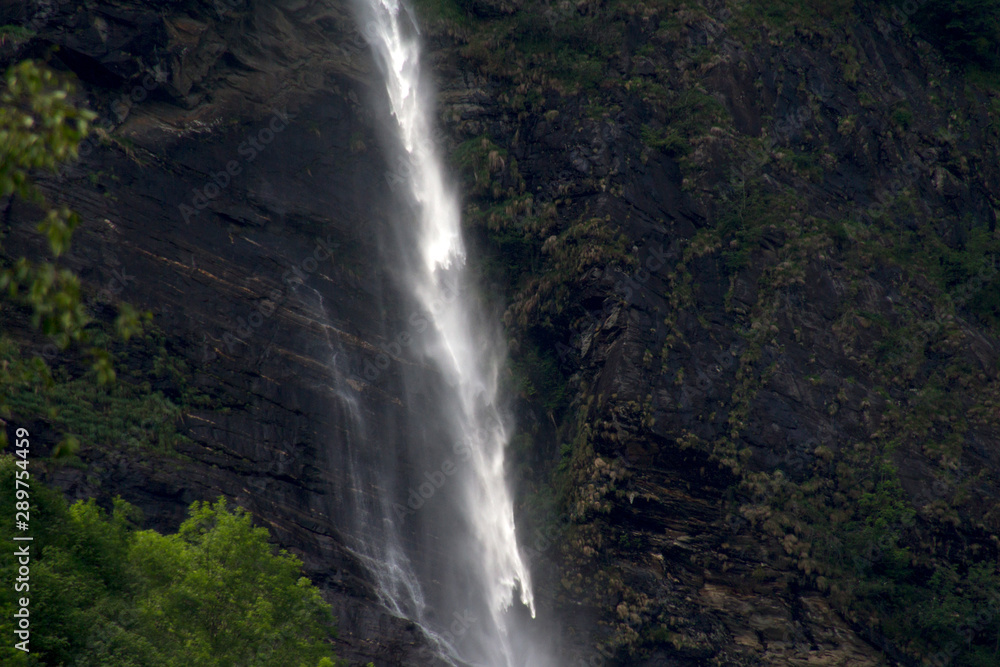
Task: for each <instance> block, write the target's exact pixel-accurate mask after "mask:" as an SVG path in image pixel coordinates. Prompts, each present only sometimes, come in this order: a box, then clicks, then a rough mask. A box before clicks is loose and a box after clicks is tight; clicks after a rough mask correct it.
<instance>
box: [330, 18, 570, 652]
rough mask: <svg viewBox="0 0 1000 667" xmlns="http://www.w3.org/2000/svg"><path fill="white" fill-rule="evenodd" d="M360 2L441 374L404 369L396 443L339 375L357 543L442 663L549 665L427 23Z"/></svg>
mask: <svg viewBox="0 0 1000 667" xmlns="http://www.w3.org/2000/svg"><path fill="white" fill-rule="evenodd" d="M357 3H358V10H359V16H360V18H361V21H363V22H364V23H365V25H366V28H365V30H364V32H365V34H366V36H367V39H368V41H369V43H370V45H371V47H372V50H373V53H374V57H375V61H376V63H377V65H378V67H379V70H380V71H381V73H382V75H383V78H384V83H385V90H386V93H387V97H388V104H389V109H390V111H391V115H392V118H391V119H390V120H389V124H390V131H391V134H392V135H393V137H394V139H395V141H396V142H398V144H399V146H400V148H399V150H400V151H401V152H402V153H403V155H402V157H403V161H404V162H405V163H406V164H407V165H409V166H410V167H411V169H410V174H409V178H408V179H407V181H406V182H407V190H408V192H406V195H407V199H408V200H409V202H410V204H411V206H410V210H408V211H404V212H402V213H401V214H400V216H399V218H400V220H398V221H396V222H394V223H393V224H395V225H401V226H404V227H405V229H403V230H402V231H401V232H400V234H401V236H402V238H403V239H404V240H403V241H402V242H400V244H399V245H400V248H399V249H398V250H397V253H398V254H399V255H400V257H399V262H398V266H393V267H388V268H389V269H390V270H393V271H395V272H396V273H397V274H399V275H397V280H398V282H399V284H400V285H401V286H403V285H405V286H407V287H408V289H409V292H410V294H409V296H410V297H411V298H412V299H413V301H414V303H416V304H418V305H419V308H420V310H421V313H422V315H421V316H420V317H419V318H418V319H417V321H418V323H419V322H420V321H424V323H425V325H426V326H425V329H426V331H427V333H426V334H425V335H424V336H422V337H421V344H420V346H419V348H420V349H419V352H420V353H421V354H422V358H421V363H422V364H423V365H424V366H425V367H427V368H431V369H432V370H433V374H434V376H435V377H436V378H437V380H436V382H437V384H435V383H434V381H432V380H429V379H427V378H426V377H422V376H419V374H418V373H414V372H411V371H408V370H403V371H400V375H401V376H402V378H403V379H402V382H403V383H404V384H405V385H406V396H407V400H409V399H410V397H412V399H413V401H414V403H413V405H408V406H407V407H408V408H409V414H410V415H412V416H411V417H409V419H410V421H409V422H408V423H407V424H406V425H405V426H397V429H396V431H397V432H402V433H403V435H399V436H397V437H396V440H395V441H394V444H387V438H381V440H380V438H379V436H377V435H374V433H373V429H376V428H377V425H375V424H366V423H365V420H364V419H363V418H362V416H361V414H360V411H359V410H358V409H357V399H356V396H354V395H353V393H352V389H351V388H350V387H347V386H346V385H345V384H343V383H341V384H339V385H338V388H337V392H338V395H340V396H341V397H342V399H343V409H344V410H345V411H346V412H347V413H349V416H350V419H349V423H351V424H353V426H351V427H350V428H351V429H353V430H354V431H355V434H353V435H349V436H347V439H348V441H349V442H348V449H349V450H350V451H349V453H348V454H347V455H346V456H345V458H344V459H343V460H342V461H341V465H342V467H343V469H345V470H347V471H348V474H349V476H350V479H351V480H352V481H351V485H352V486H353V487H354V488H353V495H351V497H349V498H348V499H347V500H346V501H345V503H344V507H346V508H347V513H348V514H349V515H350V516H351V517H352V520H353V531H351V533H352V535H353V537H352V538H351V540H352V549H353V551H354V552H355V553H356V554H357V555H358V556H359V557H360V559H361V560H362V562H364V563H365V564H366V566H367V567H368V568H369V570H370V572H371V573H372V575H373V578H374V580H375V582H376V584H377V586H378V589H379V590H378V593H379V595H380V596H381V598H382V602H383V604H384V605H385V606H386V607H387V608H388V609H389V610H390V611H392V612H393V613H394V614H396V615H398V616H402V617H406V618H408V619H410V620H412V621H414V622H415V623H417V624H418V625H419V627H420V628H421V629H422V630H423V632H424V633H425V634H426V635H427V637H428V638H429V639H430V642H431V644H432V645H433V646H434V650H435V657H436V658H437V659H439V660H442V661H444V662H445V663H447V664H451V665H483V666H485V667H525V665H529V664H530V665H537V666H538V667H549V666H550V665H551V664H552V663H551V662H550V661H549V659H547V658H543V657H540V656H542V654H543V653H544V651H542V650H541V649H540V648H538V647H537V646H533V645H532V644H533V642H532V640H531V639H530V638H529V637H528V636H527V634H528V633H525V632H523V627H524V625H525V623H526V622H527V621H526V618H527V617H528V616H529V615H530V617H531V618H534V616H535V603H534V599H533V595H532V587H531V582H530V577H529V572H528V568H527V566H526V563H525V561H524V559H523V558H522V555H521V553H520V551H519V548H518V542H517V536H516V533H515V524H514V509H513V500H512V495H511V491H510V489H509V487H508V485H507V481H506V478H505V460H504V457H505V448H506V445H507V442H508V439H509V429H510V426H509V424H508V423H507V420H506V419H505V417H504V414H503V412H502V411H501V409H500V399H501V397H500V396H499V395H498V394H499V373H500V370H501V368H502V367H503V363H504V357H505V349H504V345H503V341H502V338H501V336H500V335H499V330H498V326H497V325H496V323H491V322H490V320H489V319H488V318H486V317H485V315H484V312H483V308H482V306H481V304H480V302H479V300H478V299H477V298H476V294H475V290H474V289H472V284H471V281H470V278H469V276H468V275H467V271H466V266H465V264H466V253H465V248H464V244H463V239H462V233H461V215H460V208H459V202H458V198H457V196H456V194H455V192H454V191H453V190H452V188H451V187H450V186H449V183H448V179H447V176H446V171H445V169H444V164H443V162H442V160H441V157H440V155H439V154H438V150H437V147H436V146H435V144H434V142H433V140H432V136H433V121H432V118H433V113H432V112H433V108H434V102H433V96H432V95H430V94H429V93H428V90H427V89H428V84H427V82H426V80H425V77H424V76H423V72H422V68H421V60H420V53H421V52H420V42H419V33H418V31H417V29H416V22H415V20H414V17H413V16H412V14H411V12H410V10H409V8H407V7H406V6H405V5H403V4H402V3H401V2H400V1H399V0H357ZM424 375H427V373H426V372H425V373H424ZM418 405H419V406H421V407H417V406H418ZM387 429H388V427H386V430H387ZM359 433H360V435H359ZM365 440H367V442H364V441H365ZM442 440H443V441H445V442H446V443H447V446H445V445H444V444H442V442H441V441H442ZM359 443H363V444H359ZM403 490H408V491H409V499H410V500H409V502H408V501H407V500H405V499H404V498H403V495H402V494H403Z"/></svg>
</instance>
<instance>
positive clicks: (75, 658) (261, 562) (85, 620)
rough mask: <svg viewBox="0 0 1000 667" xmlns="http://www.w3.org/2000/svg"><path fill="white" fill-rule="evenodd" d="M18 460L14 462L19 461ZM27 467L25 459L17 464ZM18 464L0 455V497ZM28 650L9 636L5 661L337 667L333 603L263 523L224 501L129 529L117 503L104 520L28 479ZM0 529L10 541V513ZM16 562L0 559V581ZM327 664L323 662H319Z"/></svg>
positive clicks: (10, 495) (98, 666) (7, 610)
mask: <svg viewBox="0 0 1000 667" xmlns="http://www.w3.org/2000/svg"><path fill="white" fill-rule="evenodd" d="M17 460H18V461H20V459H17ZM24 467H27V466H24ZM18 470H19V467H18V466H17V465H16V464H15V459H14V458H13V457H11V456H0V499H2V501H3V503H4V506H5V507H8V508H10V507H13V506H14V493H15V488H14V486H15V485H14V477H15V472H16V471H18ZM30 494H31V499H30V502H31V522H30V526H31V533H30V534H31V536H32V537H33V538H34V540H33V541H32V542H30V543H28V544H30V547H29V548H30V550H31V551H30V552H31V574H30V589H29V590H28V591H26V592H20V593H18V595H19V596H26V597H28V598H29V599H30V604H29V607H28V608H29V610H30V619H31V640H30V645H29V648H30V649H31V652H30V654H28V653H24V652H22V651H20V650H18V649H16V648H14V647H13V646H12V643H13V642H11V641H6V642H4V644H3V645H2V646H0V663H2V664H5V665H76V666H78V667H90V666H93V667H126V666H138V665H142V666H144V667H147V666H148V667H161V666H162V667H182V666H183V667H188V666H190V665H198V666H199V667H236V666H237V665H240V666H242V665H259V666H262V667H263V666H274V667H285V666H286V665H288V666H294V667H314V666H315V665H317V664H320V665H323V664H326V665H332V664H333V663H332V662H331V661H330V658H329V656H330V655H331V652H330V650H329V645H328V644H327V642H326V641H325V639H326V638H327V637H328V636H329V635H330V633H331V632H332V626H331V625H330V623H331V617H330V610H329V607H328V605H327V604H326V603H324V602H323V600H322V598H321V597H320V594H319V591H318V590H317V589H316V588H315V586H313V585H312V583H310V582H309V581H308V580H307V579H305V578H304V577H302V576H301V563H300V561H299V560H298V559H297V558H295V557H294V556H291V555H289V554H287V553H286V552H284V551H282V552H280V553H278V554H275V553H274V550H273V548H272V547H271V545H270V544H268V541H267V531H266V530H265V529H264V528H254V527H253V525H252V524H251V518H250V516H249V515H248V514H246V513H245V512H244V511H243V510H241V509H240V508H236V509H235V510H230V509H229V508H228V507H227V506H226V503H225V501H223V500H221V499H220V500H219V501H218V502H217V503H215V504H214V505H210V504H208V503H195V504H194V505H192V506H191V510H190V515H191V516H190V518H189V519H188V520H187V521H185V522H184V523H183V524H181V527H180V530H179V531H178V533H177V534H175V535H161V534H159V533H157V532H155V531H151V530H145V531H138V530H135V528H134V521H135V520H136V519H137V514H138V513H137V511H136V509H135V508H133V507H132V506H130V505H129V504H128V503H126V502H124V501H122V500H120V499H118V500H116V501H115V504H114V510H113V511H112V513H111V514H110V515H108V514H106V513H105V512H104V511H102V510H101V509H100V508H99V507H98V506H97V504H96V503H95V502H94V500H93V499H91V500H88V501H78V502H76V503H75V504H73V505H72V506H67V504H66V501H65V500H63V498H62V497H61V496H60V495H58V494H57V493H55V492H54V491H51V490H49V489H47V488H46V487H44V486H42V485H41V484H40V483H39V482H38V481H36V480H35V479H34V478H32V479H31V480H30ZM7 519H8V520H6V521H4V522H3V524H2V526H0V538H2V539H4V541H5V542H6V543H7V544H17V545H20V544H22V543H16V542H13V541H12V537H13V533H14V529H13V517H7ZM17 567H18V563H17V561H16V559H15V558H13V557H11V556H10V555H9V554H8V555H7V556H5V557H4V558H3V559H2V560H0V575H2V576H3V577H4V580H5V581H9V582H13V581H14V580H15V578H16V571H17ZM15 605H16V602H15V596H14V595H13V594H12V593H11V594H7V595H4V596H3V597H2V599H0V616H2V618H0V633H2V634H3V636H4V637H7V638H8V639H9V638H11V637H14V634H13V631H14V627H13V626H14V620H15V619H14V617H13V614H14V612H15V611H16V609H17V608H18V607H17V606H15ZM324 660H325V661H326V662H323V661H324Z"/></svg>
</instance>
